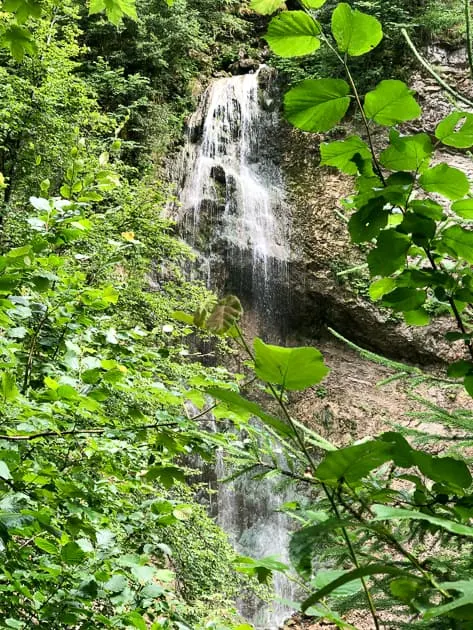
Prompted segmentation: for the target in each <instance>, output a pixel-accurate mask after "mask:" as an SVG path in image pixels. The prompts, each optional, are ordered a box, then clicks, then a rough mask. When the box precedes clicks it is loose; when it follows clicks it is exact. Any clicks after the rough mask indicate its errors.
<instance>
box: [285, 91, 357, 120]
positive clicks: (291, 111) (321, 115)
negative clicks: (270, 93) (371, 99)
mask: <svg viewBox="0 0 473 630" xmlns="http://www.w3.org/2000/svg"><path fill="white" fill-rule="evenodd" d="M349 93H350V86H349V85H348V83H347V82H346V81H343V80H342V79H307V80H305V81H302V82H301V83H299V85H296V87H294V88H292V89H291V90H289V91H288V92H287V93H286V95H285V97H284V106H285V113H286V118H287V119H288V120H289V122H290V123H292V124H293V125H294V126H295V127H297V128H298V129H302V130H303V131H312V132H321V131H328V130H329V129H331V128H332V127H334V126H335V125H336V124H337V123H338V122H340V120H341V119H342V118H343V116H344V115H345V114H346V112H347V109H348V106H349V105H350V98H349V96H348V95H349Z"/></svg>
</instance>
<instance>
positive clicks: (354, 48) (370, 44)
mask: <svg viewBox="0 0 473 630" xmlns="http://www.w3.org/2000/svg"><path fill="white" fill-rule="evenodd" d="M332 34H333V36H334V38H335V41H336V42H337V45H338V50H339V51H340V52H342V53H347V54H348V55H350V56H351V57H358V56H360V55H364V54H365V53H368V52H370V51H371V50H373V48H376V46H377V45H378V44H379V42H380V41H381V40H382V39H383V29H382V27H381V23H380V22H379V21H378V20H377V19H376V18H375V17H373V16H371V15H367V14H366V13H362V12H361V11H358V10H357V9H352V8H351V7H350V5H349V4H347V3H346V2H340V3H339V4H338V5H337V7H336V9H335V10H334V12H333V13H332Z"/></svg>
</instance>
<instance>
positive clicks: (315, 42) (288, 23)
mask: <svg viewBox="0 0 473 630" xmlns="http://www.w3.org/2000/svg"><path fill="white" fill-rule="evenodd" d="M318 35H320V26H319V25H318V24H317V22H316V21H315V20H314V19H313V18H311V17H310V15H307V13H304V11H284V12H283V13H280V14H279V15H277V16H276V17H274V18H273V19H272V20H271V22H270V23H269V27H268V32H267V33H266V36H265V39H266V41H267V42H268V44H269V46H270V48H271V50H272V51H273V52H274V53H276V55H280V56H281V57H298V56H300V55H309V54H310V53H313V52H314V51H316V50H317V49H318V48H320V39H319V38H318V37H317V36H318Z"/></svg>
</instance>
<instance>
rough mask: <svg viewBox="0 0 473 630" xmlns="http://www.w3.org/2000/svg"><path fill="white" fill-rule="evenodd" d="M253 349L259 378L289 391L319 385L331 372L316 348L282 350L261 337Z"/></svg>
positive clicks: (255, 342)
mask: <svg viewBox="0 0 473 630" xmlns="http://www.w3.org/2000/svg"><path fill="white" fill-rule="evenodd" d="M253 347H254V352H255V372H256V374H257V376H258V377H259V378H260V379H261V380H263V381H266V382H268V383H272V384H275V385H281V386H282V387H284V388H285V389H289V390H298V389H305V388H306V387H310V386H312V385H315V384H316V383H319V382H320V381H321V380H322V379H323V378H324V377H325V376H326V375H327V374H328V372H329V369H328V368H327V367H326V366H325V364H324V359H323V356H322V354H321V353H320V352H319V351H318V350H317V349H316V348H312V347H303V348H282V347H281V346H272V345H269V344H266V343H264V341H262V340H261V339H258V337H257V338H256V339H255V340H254V344H253Z"/></svg>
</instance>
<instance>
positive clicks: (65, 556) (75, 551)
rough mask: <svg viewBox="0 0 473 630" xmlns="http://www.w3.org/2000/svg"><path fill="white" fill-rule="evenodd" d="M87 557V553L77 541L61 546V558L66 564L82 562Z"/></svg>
mask: <svg viewBox="0 0 473 630" xmlns="http://www.w3.org/2000/svg"><path fill="white" fill-rule="evenodd" d="M85 557H86V554H85V553H84V551H82V549H81V548H80V547H79V545H78V544H77V543H75V542H68V543H67V544H66V545H64V547H62V548H61V560H62V561H63V562H65V563H66V564H80V563H81V562H83V561H84V560H85Z"/></svg>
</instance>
